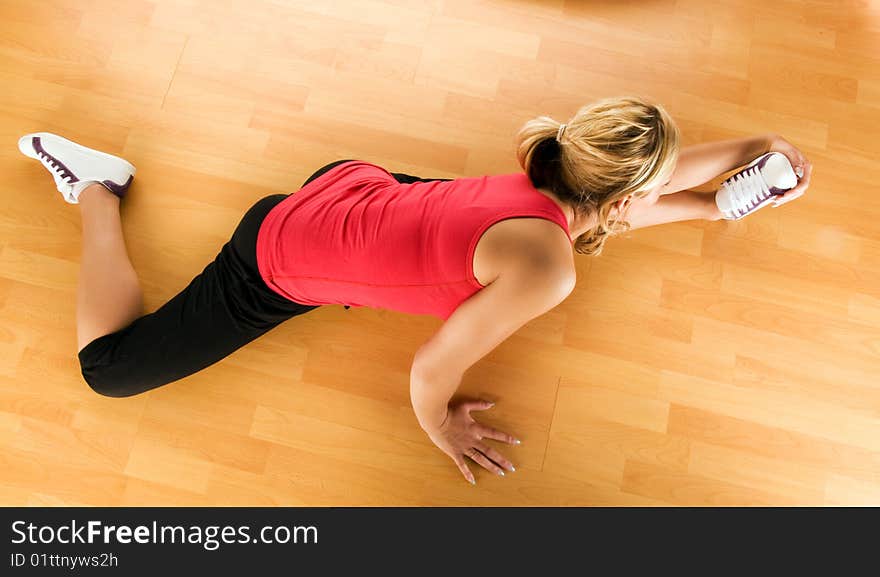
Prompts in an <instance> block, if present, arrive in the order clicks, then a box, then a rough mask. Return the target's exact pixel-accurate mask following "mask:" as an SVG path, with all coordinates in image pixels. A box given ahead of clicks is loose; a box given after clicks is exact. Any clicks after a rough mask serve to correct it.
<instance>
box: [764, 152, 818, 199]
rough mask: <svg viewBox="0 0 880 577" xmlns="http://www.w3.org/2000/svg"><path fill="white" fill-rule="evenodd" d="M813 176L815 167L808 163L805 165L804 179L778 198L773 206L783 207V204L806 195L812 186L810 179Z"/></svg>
mask: <svg viewBox="0 0 880 577" xmlns="http://www.w3.org/2000/svg"><path fill="white" fill-rule="evenodd" d="M812 174H813V165H812V164H811V163H809V162H808V163H806V165H805V169H804V177H803V178H802V179H801V181H800V182H799V183H798V185H797V186H796V187H794V188H792V189H791V190H788V191H786V192H785V194H782V195H780V196H778V197H776V200H775V201H774V202H773V206H782V205H783V204H785V203H787V202H791V201H792V200H794V199H796V198H798V197H799V196H801V195H802V194H804V192H806V191H807V188H809V186H810V178H811V177H812Z"/></svg>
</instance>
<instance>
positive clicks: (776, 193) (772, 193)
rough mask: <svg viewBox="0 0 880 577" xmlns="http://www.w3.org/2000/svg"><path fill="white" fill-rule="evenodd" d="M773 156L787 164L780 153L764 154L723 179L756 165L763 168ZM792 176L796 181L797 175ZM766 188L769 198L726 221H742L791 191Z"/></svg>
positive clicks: (771, 187) (731, 177)
mask: <svg viewBox="0 0 880 577" xmlns="http://www.w3.org/2000/svg"><path fill="white" fill-rule="evenodd" d="M774 155H779V156H783V157H784V158H785V160H786V162H788V157H785V155H784V154H782V153H781V152H776V151H773V152H767V153H765V154H762V155H761V156H759V157H758V158H756V159H754V160H753V161H751V162H750V163H748V164H747V165H746V166H745V168H743V169H742V170H741V171H739V172H737V173H736V174H734V175H732V176H730V177H728V178H727V179H725V180H730V179H733V178H736V177H737V176H738V175H739V174H741V173H742V172H745V171H746V170H748V169H750V168H752V167H753V166H755V165H756V164H761V166H763V165H764V164H766V163H767V162H768V161H769V159H770V158H771V157H772V156H774ZM789 165H790V164H789ZM792 172H794V169H792ZM794 174H795V178H796V179H797V173H794ZM795 186H797V180H795ZM768 188H769V191H770V196H768V197H767V198H765V199H764V200H762V201H761V202H759V203H758V204H756V205H755V206H753V207H751V208H750V209H749V210H748V211H747V212H745V213H744V214H741V215H739V216H738V217H736V218H731V219H728V220H741V219H743V218H745V217H747V216H749V215H751V214H753V213H755V212H756V211H758V210H760V209H762V208H764V207H765V206H767V205H768V204H770V203H772V202H775V200H776V197H777V196H782V195H783V194H785V193H786V192H787V191H789V190H791V189H790V188H785V189H783V188H778V187H776V186H768ZM792 188H793V187H792Z"/></svg>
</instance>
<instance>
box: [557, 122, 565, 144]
mask: <svg viewBox="0 0 880 577" xmlns="http://www.w3.org/2000/svg"><path fill="white" fill-rule="evenodd" d="M566 126H568V125H567V124H564V123H563V124H560V125H559V130H558V131H557V132H556V142H562V140H560V139H561V138H562V133H563V132H565V127H566Z"/></svg>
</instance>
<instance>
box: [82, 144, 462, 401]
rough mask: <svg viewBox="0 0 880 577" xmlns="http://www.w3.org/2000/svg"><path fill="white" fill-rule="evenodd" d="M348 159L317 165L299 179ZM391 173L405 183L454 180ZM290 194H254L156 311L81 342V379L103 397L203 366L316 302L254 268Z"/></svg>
mask: <svg viewBox="0 0 880 577" xmlns="http://www.w3.org/2000/svg"><path fill="white" fill-rule="evenodd" d="M350 160H351V159H346V160H338V161H336V162H332V163H330V164H328V165H326V166H324V167H322V168H320V169H319V170H318V171H317V172H315V173H314V174H313V175H312V176H310V177H309V178H308V179H307V180H306V181H305V182H304V183H303V186H305V185H306V184H308V183H309V182H311V181H312V180H314V179H316V178H318V177H319V176H321V175H322V174H324V173H325V172H327V171H328V170H330V169H332V168H333V167H335V166H338V165H339V164H342V163H343V162H349V161H350ZM391 174H392V175H393V176H394V178H395V179H396V180H397V181H398V182H404V183H411V182H429V181H431V180H451V179H448V178H435V179H428V178H419V177H417V176H410V175H408V174H403V173H391ZM289 196H290V194H273V195H269V196H266V197H264V198H261V199H260V200H258V201H257V202H256V203H255V204H254V205H253V206H251V207H250V208H249V209H248V211H247V212H246V213H245V215H244V217H242V219H241V222H239V224H238V226H237V227H236V229H235V231H234V232H233V233H232V238H231V239H230V240H229V241H228V242H227V243H226V244H224V245H223V247H222V248H221V249H220V253H219V254H218V255H217V257H216V258H215V259H214V261H213V262H211V263H209V264H208V265H207V266H206V267H205V268H204V270H203V271H202V272H201V273H200V274H198V275H197V276H196V277H195V278H194V279H192V281H190V283H189V285H188V286H187V287H186V288H184V289H183V290H182V291H180V292H179V293H178V294H177V295H176V296H174V297H172V298H171V300H169V301H168V302H166V303H165V304H164V305H162V306H161V307H159V309H157V310H156V311H155V312H152V313H149V314H146V315H144V316H142V317H140V318H138V319H135V320H134V321H133V322H132V323H131V324H129V325H128V326H126V327H125V328H122V329H120V330H118V331H116V332H113V333H110V334H106V335H103V336H101V337H98V338H96V339H94V340H93V341H91V342H90V343H89V344H87V345H86V346H85V347H83V349H82V350H81V351H79V354H78V357H79V362H80V367H81V368H82V375H83V378H84V379H85V381H86V383H88V385H89V386H90V387H91V388H92V389H93V390H94V391H95V392H97V393H99V394H101V395H106V396H108V397H129V396H132V395H137V394H139V393H143V392H146V391H149V390H150V389H155V388H156V387H160V386H162V385H165V384H168V383H171V382H174V381H177V380H179V379H182V378H184V377H186V376H189V375H191V374H193V373H195V372H197V371H200V370H202V369H204V368H206V367H208V366H210V365H212V364H214V363H216V362H217V361H219V360H221V359H223V358H224V357H226V356H228V355H230V354H232V353H233V352H234V351H236V350H238V349H239V348H241V347H243V346H244V345H246V344H247V343H249V342H251V341H252V340H254V339H256V338H257V337H259V336H261V335H263V334H264V333H266V332H268V331H270V330H272V329H273V328H275V327H277V326H278V325H280V324H281V323H283V322H284V321H286V320H287V319H289V318H291V317H295V316H297V315H301V314H303V313H307V312H309V311H311V310H312V309H316V308H318V306H320V305H304V304H300V303H297V302H294V301H292V300H290V299H286V298H284V297H282V296H280V295H278V294H277V293H275V292H274V291H272V290H271V289H270V288H269V287H268V286H266V283H265V282H263V279H262V277H261V276H260V271H259V269H258V268H257V233H258V232H259V230H260V225H261V224H262V222H263V219H264V218H265V217H266V215H267V214H268V213H269V211H270V210H272V208H273V207H275V205H277V204H278V203H279V202H281V201H282V200H284V199H285V198H287V197H289ZM346 308H348V307H346Z"/></svg>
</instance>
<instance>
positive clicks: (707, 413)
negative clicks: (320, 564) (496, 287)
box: [0, 0, 880, 506]
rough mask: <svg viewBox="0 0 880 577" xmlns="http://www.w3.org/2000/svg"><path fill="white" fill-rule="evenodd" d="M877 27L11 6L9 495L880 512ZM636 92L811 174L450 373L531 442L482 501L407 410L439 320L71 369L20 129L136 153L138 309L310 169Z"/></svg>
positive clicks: (556, 15)
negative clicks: (415, 363)
mask: <svg viewBox="0 0 880 577" xmlns="http://www.w3.org/2000/svg"><path fill="white" fill-rule="evenodd" d="M878 31H880V6H878V4H877V3H876V2H867V3H866V2H862V1H857V0H842V1H839V2H819V1H813V0H804V1H796V0H786V1H784V2H759V1H757V0H724V1H719V2H703V1H701V0H653V1H647V2H618V1H610V0H609V1H604V2H598V1H597V2H577V1H566V0H548V1H541V2H537V1H531V2H526V1H520V0H491V1H490V0H425V1H419V2H414V1H408V0H372V1H361V0H335V1H327V2H313V1H307V0H297V1H284V2H280V1H277V2H276V1H270V0H250V1H248V2H244V1H241V0H231V1H227V2H213V1H209V0H187V1H186V2H181V1H179V0H175V1H171V0H155V1H148V0H125V1H116V0H88V1H81V0H48V1H46V2H38V3H34V2H32V1H30V0H6V1H4V2H2V3H0V84H2V85H3V87H4V88H3V90H0V142H3V143H5V144H6V145H5V146H3V147H0V168H2V171H3V178H2V179H0V187H2V190H3V210H2V211H0V448H2V450H0V468H2V469H3V474H2V475H0V504H3V505H48V506H56V505H260V506H263V505H268V506H273V505H343V506H344V505H561V506H569V505H624V506H626V505H635V506H657V505H660V506H662V505H822V504H826V505H880V386H878V383H880V380H878V374H880V328H878V326H880V226H878V225H877V222H878V218H880V194H878V187H877V184H876V183H877V182H878V181H880V164H878V160H880V139H878V138H877V130H876V128H877V127H878V126H880V58H878V50H877V48H878V46H880V32H878ZM626 93H635V94H641V95H644V96H648V97H651V98H655V99H657V100H658V101H660V102H662V103H663V104H664V105H665V106H666V107H667V108H668V109H669V110H670V112H671V113H672V114H673V116H674V117H675V118H676V120H677V121H678V122H679V124H680V126H681V128H682V131H683V135H684V139H685V144H691V143H697V142H702V141H708V140H715V139H723V138H731V137H737V136H746V135H751V134H754V133H759V132H768V131H775V132H778V133H781V134H783V135H785V136H786V137H787V138H788V139H789V140H791V141H792V142H794V143H795V144H796V145H797V146H799V147H800V148H801V149H802V150H803V151H804V152H805V153H806V154H807V155H808V156H809V157H810V158H811V160H812V161H813V162H814V167H815V168H814V174H813V184H812V186H811V189H810V190H809V191H808V192H807V194H806V195H805V196H804V197H803V198H801V199H799V200H797V201H795V202H793V203H789V204H787V205H786V206H785V207H784V208H780V209H767V210H762V211H761V212H759V213H757V214H755V215H753V216H751V217H749V218H747V219H744V220H742V221H738V222H725V221H720V222H704V221H690V222H682V223H676V224H669V225H661V226H657V227H651V228H647V229H640V230H636V231H633V232H631V233H630V234H627V235H626V236H625V237H623V238H616V239H612V240H611V241H610V242H609V243H608V245H606V251H605V253H604V254H603V255H602V256H601V257H598V258H589V257H578V258H577V259H576V260H577V269H578V277H579V283H578V286H577V288H576V290H575V292H574V293H573V294H572V295H571V297H569V299H567V300H566V301H565V302H563V303H562V304H561V305H560V306H558V307H557V308H556V309H554V310H553V311H551V312H549V313H547V314H546V315H544V316H542V317H541V318H539V319H535V320H534V321H533V322H531V323H529V324H528V325H526V326H525V327H523V328H522V329H521V330H520V331H518V332H517V333H516V334H515V335H514V336H512V337H511V338H510V339H509V340H508V341H506V342H505V343H503V344H502V345H501V346H499V347H498V348H497V349H495V350H494V351H492V352H491V353H490V354H489V355H487V356H486V357H485V358H484V359H483V360H482V361H481V362H480V363H478V364H477V365H476V366H474V367H473V368H472V369H471V370H470V371H468V374H467V375H466V376H465V379H464V382H463V384H462V387H461V392H462V393H463V394H465V395H473V396H484V397H487V398H491V399H493V400H496V401H497V405H496V407H495V408H494V409H492V410H490V411H488V412H485V413H482V414H481V416H480V418H481V419H482V420H483V421H484V422H486V423H488V424H490V425H492V426H495V427H498V428H502V429H504V430H507V431H510V432H512V433H514V434H516V435H517V436H519V437H520V438H521V439H522V440H523V444H522V445H521V446H519V447H514V448H503V449H502V450H503V451H504V452H505V454H507V455H508V456H509V457H510V458H511V459H512V460H513V462H514V463H515V465H516V467H517V470H516V472H515V473H512V474H508V475H507V476H506V477H505V478H500V477H494V476H492V475H490V474H488V473H487V472H485V471H484V470H482V469H479V468H478V467H477V466H476V465H472V469H473V470H475V471H476V472H477V485H476V486H475V487H472V486H470V485H468V484H467V483H465V482H464V481H463V480H462V478H461V475H460V474H459V473H458V471H457V470H456V468H455V467H454V465H453V463H452V462H451V460H449V458H448V457H446V456H445V455H444V454H442V453H441V452H440V451H439V450H438V449H436V448H435V447H434V446H433V444H432V443H431V442H430V440H429V439H428V438H427V437H426V436H425V435H424V433H423V432H422V431H421V429H420V428H419V426H418V424H417V422H416V420H415V417H414V415H413V412H412V409H411V408H410V406H409V391H408V386H409V383H408V374H409V365H410V362H411V360H412V355H413V354H414V352H415V350H416V349H417V348H418V346H419V345H420V344H421V343H423V342H424V341H425V340H426V339H427V338H429V337H430V335H431V334H433V332H434V331H436V330H437V329H438V328H439V326H440V321H439V319H434V318H432V317H427V316H407V315H403V314H399V313H396V312H392V311H384V310H370V309H360V310H354V309H352V310H349V311H345V310H343V309H342V308H341V307H327V308H325V309H323V310H317V311H315V312H313V313H312V314H310V315H306V316H303V317H299V318H296V319H293V320H292V321H290V322H288V323H285V324H284V325H282V326H281V327H279V328H278V329H276V330H274V331H272V332H270V333H268V334H266V335H264V336H263V337H261V338H260V339H258V340H257V341H254V342H253V343H250V344H249V345H248V346H246V347H245V348H243V349H241V350H239V351H236V352H235V353H233V354H232V355H230V356H229V357H228V358H226V359H224V360H223V361H221V362H219V363H217V364H215V365H213V366H211V367H209V368H208V369H205V370H204V371H202V372H200V373H198V374H196V375H193V376H191V377H188V378H187V379H184V380H182V381H179V382H177V383H174V384H171V385H168V386H166V387H162V388H160V389H156V390H154V391H151V392H149V393H147V394H144V395H141V396H137V397H131V398H127V399H111V398H106V397H100V396H98V395H96V394H95V393H93V392H92V391H91V390H90V389H89V388H88V386H87V385H86V384H85V382H84V381H83V380H82V377H81V375H80V372H79V365H78V362H77V358H76V352H75V341H76V339H75V322H74V313H75V294H76V293H75V290H76V282H77V275H78V263H79V258H80V238H79V234H80V230H81V226H80V220H79V214H78V209H77V208H76V207H71V206H70V205H67V204H66V203H64V202H63V201H62V200H61V199H60V198H59V195H58V193H57V192H56V191H55V189H54V186H53V184H52V181H51V178H50V176H49V175H48V174H46V172H45V171H44V169H43V168H41V167H40V166H39V165H38V164H37V163H35V162H33V161H32V160H29V159H26V158H24V157H23V156H22V155H21V154H20V153H19V152H18V150H17V149H16V147H15V146H14V143H15V142H16V141H17V139H18V137H20V136H21V135H23V134H26V133H29V132H36V131H49V132H56V133H59V134H62V135H64V136H66V137H68V138H71V139H74V140H77V141H78V142H81V143H83V144H85V145H87V146H91V147H94V148H99V149H101V150H105V151H107V152H110V153H113V154H118V155H121V156H124V157H125V158H127V159H128V160H130V161H132V162H133V163H134V164H135V165H136V166H137V167H138V174H137V179H136V180H135V182H134V185H133V186H132V188H131V190H130V192H129V195H128V196H127V198H126V201H125V203H123V209H122V214H123V224H124V230H125V235H126V240H127V243H128V251H129V255H130V256H131V259H132V262H133V264H134V266H135V269H136V270H137V272H138V274H139V277H140V280H141V283H142V286H143V288H144V292H145V304H146V306H147V308H148V310H153V309H155V308H156V307H158V306H159V305H161V304H162V303H164V302H165V301H166V300H168V299H169V298H170V297H172V296H173V295H174V294H176V293H177V292H178V291H179V290H180V289H182V288H183V287H184V286H186V284H187V283H188V282H189V280H190V279H191V278H192V277H193V276H194V275H196V274H198V273H199V272H200V271H201V270H202V268H203V267H204V266H205V264H207V262H209V261H210V260H211V259H212V258H214V256H215V255H216V253H217V251H218V250H219V248H220V247H221V246H222V244H223V243H224V242H225V241H226V240H227V239H228V238H229V235H230V234H231V233H232V230H233V229H234V227H235V225H236V224H237V223H238V221H239V220H240V218H241V216H242V214H243V212H244V210H245V209H246V208H248V207H249V206H250V205H251V204H252V203H253V202H254V201H255V200H256V199H258V198H260V197H262V196H266V195H268V194H273V193H278V192H291V191H295V190H297V189H298V188H299V186H300V184H301V183H302V182H303V180H305V179H306V177H308V176H309V175H310V174H311V173H312V172H313V171H315V170H316V169H317V168H319V167H320V166H322V165H324V164H326V163H328V162H331V161H333V160H337V159H340V158H360V159H364V160H368V161H370V162H375V163H378V164H380V165H383V166H385V167H387V168H388V169H389V170H393V171H397V172H407V173H410V174H418V175H421V176H426V177H436V178H455V177H459V176H479V175H484V174H494V173H509V172H517V171H519V167H518V165H517V164H516V160H515V157H514V154H513V146H512V145H513V137H514V134H515V133H516V130H517V129H518V128H519V126H520V125H521V124H522V123H523V122H524V121H525V120H528V119H529V118H532V117H534V116H537V115H540V114H546V115H550V116H552V117H554V118H557V119H559V120H564V119H565V118H567V117H568V116H569V115H571V114H572V113H573V112H574V111H575V110H576V109H577V108H578V107H580V106H582V105H584V104H586V103H587V102H589V101H591V100H592V99H595V98H599V97H603V96H609V95H617V94H626Z"/></svg>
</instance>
